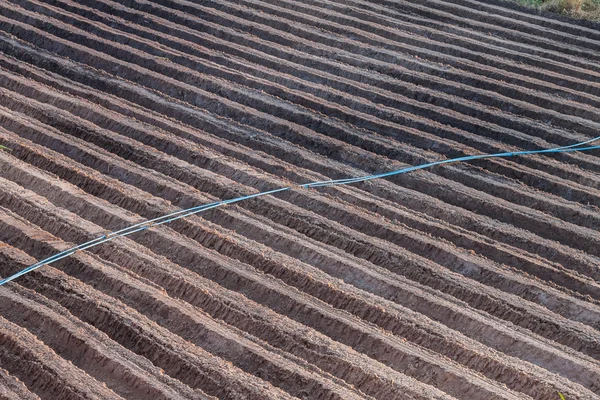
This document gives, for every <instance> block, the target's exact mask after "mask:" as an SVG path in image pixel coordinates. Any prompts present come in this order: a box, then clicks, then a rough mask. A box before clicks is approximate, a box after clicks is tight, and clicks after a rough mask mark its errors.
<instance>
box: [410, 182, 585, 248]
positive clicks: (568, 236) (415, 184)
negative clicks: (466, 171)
mask: <svg viewBox="0 0 600 400" xmlns="http://www.w3.org/2000/svg"><path fill="white" fill-rule="evenodd" d="M413 185H415V186H416V185H417V183H416V182H415V183H413ZM421 186H422V185H421ZM428 186H430V185H428ZM449 197H450V196H449ZM488 203H489V202H488ZM490 204H491V203H490ZM475 210H478V208H476V209H475ZM516 220H517V221H518V220H519V219H516ZM582 220H583V219H582ZM528 222H532V220H531V219H530V220H528ZM538 224H539V223H538ZM553 233H554V232H553ZM548 234H549V232H548ZM568 237H573V235H571V234H570V235H569V236H568ZM588 239H589V238H588Z"/></svg>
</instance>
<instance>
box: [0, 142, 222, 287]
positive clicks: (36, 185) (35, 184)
mask: <svg viewBox="0 0 600 400" xmlns="http://www.w3.org/2000/svg"><path fill="white" fill-rule="evenodd" d="M15 150H17V149H16V148H15ZM7 171H8V170H7ZM10 175H12V173H10ZM23 182H25V181H23ZM30 184H31V185H32V187H36V188H41V187H42V186H43V185H40V184H39V182H38V183H30ZM121 192H124V191H121ZM76 203H77V204H79V206H78V208H80V207H81V202H76ZM64 206H66V204H64ZM82 212H85V211H84V210H82ZM80 240H84V239H83V238H82V239H80ZM212 279H215V278H212Z"/></svg>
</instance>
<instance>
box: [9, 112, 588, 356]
mask: <svg viewBox="0 0 600 400" xmlns="http://www.w3.org/2000/svg"><path fill="white" fill-rule="evenodd" d="M58 113H60V111H58V110H53V111H52V112H49V113H48V114H53V115H57V114H58ZM5 126H7V127H12V129H15V130H16V129H18V128H20V131H21V134H22V135H26V136H29V137H31V138H33V139H34V140H36V141H39V139H35V136H30V135H27V133H26V132H27V131H26V130H24V129H23V126H22V125H21V124H17V125H16V126H14V125H13V124H10V123H9V122H8V120H5ZM90 128H91V127H90ZM88 131H89V130H88ZM45 136H47V134H46V135H45ZM110 136H111V133H109V132H106V133H105V135H104V137H110ZM86 139H88V138H86ZM88 141H89V139H88ZM92 141H93V140H92ZM41 143H43V144H44V145H45V146H47V147H49V148H56V149H58V150H60V149H61V148H62V149H63V150H64V149H66V148H68V147H71V148H72V144H71V146H69V144H67V143H66V142H64V141H63V144H62V145H61V146H60V147H57V146H56V145H53V144H51V143H50V142H48V141H42V142H41ZM71 143H73V142H72V141H71ZM82 144H83V143H82ZM123 144H124V143H122V145H121V146H119V147H120V148H123ZM105 147H106V144H105ZM143 147H144V146H143V145H141V144H139V143H138V144H136V145H133V146H131V145H130V146H129V148H130V149H133V148H135V149H137V150H136V151H132V150H129V151H128V152H127V154H121V155H122V156H126V157H127V158H128V159H130V160H132V161H137V160H146V161H150V160H151V159H152V158H155V157H156V156H157V155H158V154H157V153H152V152H151V151H150V150H149V149H148V150H146V151H145V152H142V154H144V153H145V155H144V156H143V157H141V154H140V157H138V156H136V155H135V153H136V152H137V153H139V152H140V150H141V149H142V148H143ZM97 157H98V156H97V155H93V153H90V152H89V151H84V152H83V153H81V155H80V156H79V157H76V159H77V160H78V161H81V162H84V163H86V164H87V165H90V166H94V167H96V166H97V165H98V164H97V163H93V160H94V159H97ZM103 158H104V160H109V159H110V156H108V157H107V156H104V157H103ZM169 160H172V159H170V158H164V159H162V161H160V162H158V161H157V162H153V163H152V164H144V165H145V166H147V167H152V166H153V165H154V168H157V167H156V166H157V165H159V164H161V165H163V166H166V167H168V168H164V167H161V168H159V170H161V171H163V172H164V173H166V174H167V175H169V176H172V177H175V178H179V179H181V178H182V176H183V177H185V175H182V174H186V175H188V176H189V178H187V179H185V181H187V182H188V183H193V184H194V185H195V186H196V187H197V188H200V189H203V190H207V191H210V192H213V193H215V192H216V193H217V194H218V195H220V196H221V197H228V196H230V195H232V194H234V193H236V192H233V193H231V192H229V193H228V190H229V191H230V190H232V189H231V188H230V186H233V185H234V184H233V182H231V181H227V180H225V181H224V182H223V183H221V184H218V181H219V180H221V181H223V180H224V179H223V178H221V177H214V178H212V179H207V178H206V177H205V176H204V177H203V175H206V174H208V172H207V171H201V170H198V169H197V171H196V173H193V172H192V173H191V172H190V170H192V171H193V170H194V169H196V168H195V167H193V166H191V165H187V167H185V168H182V166H181V165H179V166H176V165H177V164H175V165H173V162H172V161H169ZM111 164H114V162H111ZM107 169H112V171H113V172H112V173H111V174H113V175H114V176H115V177H118V178H119V179H123V178H122V175H123V174H124V173H125V171H127V174H128V176H129V177H128V180H127V181H128V182H132V183H134V184H136V185H138V186H139V185H140V182H139V178H138V179H132V178H133V176H134V175H133V171H135V170H137V167H135V165H130V166H129V167H125V168H123V167H118V166H113V167H112V168H111V167H108V168H107ZM211 174H212V173H211ZM209 176H214V175H209ZM199 179H200V180H201V181H199ZM237 180H238V181H239V180H241V179H240V177H239V176H238V177H237ZM200 182H203V183H202V184H203V185H211V186H208V187H207V186H201V185H200ZM228 182H229V184H228ZM142 185H143V186H141V187H142V188H144V189H146V190H148V188H152V187H164V184H162V183H158V184H157V183H154V182H152V181H151V182H150V183H147V184H142ZM215 185H216V186H215ZM150 191H151V193H153V194H155V195H160V196H164V197H166V198H169V199H178V198H180V197H182V196H184V195H185V193H186V189H185V187H184V188H182V189H180V190H179V191H178V192H179V193H173V194H168V195H167V194H165V193H162V194H161V193H157V192H156V190H155V189H150ZM246 193H247V191H246ZM295 198H298V199H299V200H302V198H304V199H306V200H305V201H298V200H296V201H294V203H299V204H300V205H304V206H305V207H306V206H307V205H308V204H310V205H311V207H312V208H315V209H317V210H321V209H322V208H323V207H325V206H328V208H326V209H325V210H326V211H328V212H329V213H330V214H331V213H333V212H335V213H336V214H337V215H338V218H336V220H337V221H338V222H343V223H346V224H351V223H352V224H353V226H352V225H349V227H350V228H352V227H354V228H359V224H358V223H357V220H358V221H360V220H361V219H362V220H364V221H365V222H366V223H369V224H371V225H382V223H381V222H380V221H377V220H375V219H373V217H372V216H371V217H369V216H368V215H361V214H360V213H357V212H352V211H351V210H348V209H345V210H342V209H340V207H339V206H335V203H333V204H331V202H329V203H324V202H323V201H322V200H319V199H318V197H316V196H314V195H310V194H305V195H300V197H298V196H296V197H295ZM203 201H206V200H204V198H202V197H200V198H198V199H197V200H196V201H195V202H193V201H189V200H188V201H187V202H186V203H181V206H185V205H191V204H199V203H202V202H203ZM319 203H321V204H323V206H318V204H319ZM184 204H185V205H184ZM254 204H255V206H254V207H251V209H252V210H253V211H255V212H258V213H259V214H263V215H264V216H265V217H268V218H269V219H271V220H274V221H275V222H279V223H280V224H283V225H288V226H291V227H295V229H296V230H298V231H300V233H304V234H305V235H308V236H310V237H314V238H315V239H317V240H319V241H324V242H325V243H331V244H334V243H335V241H333V240H332V237H331V236H332V233H333V232H337V235H336V236H338V237H339V239H341V240H343V241H346V242H348V243H353V242H356V240H355V238H356V237H364V234H361V233H360V232H359V231H356V232H355V233H353V234H349V233H348V232H344V229H340V228H336V227H335V225H332V224H331V223H330V222H325V220H324V219H323V218H317V219H315V216H314V214H312V215H311V214H310V213H306V212H305V211H303V210H302V209H296V210H295V212H296V214H297V215H304V216H305V217H304V219H298V218H297V217H296V218H295V219H294V220H290V218H293V217H292V213H290V210H289V205H287V206H282V205H278V204H281V203H280V202H279V201H270V200H268V199H267V200H264V201H262V200H261V201H258V202H255V203H254ZM332 205H333V206H334V208H332ZM274 207H275V209H276V210H278V213H277V214H274V213H273V209H274ZM336 210H337V211H336ZM152 216H155V215H152ZM222 218H223V216H222V215H219V214H216V216H215V217H214V220H215V221H219V220H220V219H222ZM228 219H229V218H227V220H228ZM311 220H312V221H315V223H318V224H319V225H322V224H324V223H326V224H328V225H330V226H331V228H330V230H329V232H328V233H327V234H325V231H324V230H323V229H318V230H317V229H315V227H314V225H315V223H312V224H311V223H310V222H307V221H311ZM317 221H318V222H317ZM245 223H247V222H245ZM383 225H384V226H386V229H385V230H384V231H382V233H381V235H382V236H383V235H384V234H385V233H386V232H387V236H392V235H396V236H399V235H402V236H404V237H405V239H401V237H402V236H399V237H398V239H397V241H398V244H399V245H403V244H404V245H405V246H406V245H410V248H414V249H417V250H418V249H419V248H421V249H423V251H425V250H428V251H429V255H430V257H431V256H432V254H431V253H432V250H433V246H438V248H439V250H438V252H439V254H440V256H439V259H440V261H442V260H444V259H448V257H449V256H450V257H454V260H455V261H454V264H456V262H460V263H462V264H463V265H464V266H463V267H459V268H458V271H460V270H461V268H463V269H464V268H474V265H473V264H475V265H477V264H481V263H482V261H483V260H475V259H474V258H473V257H472V256H468V255H461V254H453V251H452V249H448V248H447V247H446V248H444V247H439V245H436V244H433V243H432V241H431V240H430V239H426V238H425V237H422V238H419V237H418V236H416V235H415V232H410V231H405V232H402V230H399V229H398V228H397V227H396V228H393V227H391V226H390V224H387V223H386V224H383ZM236 229H241V228H237V227H236ZM255 229H259V228H255ZM373 234H374V235H376V236H378V234H377V232H376V231H374V232H373ZM339 239H338V240H339ZM366 240H367V239H366V238H365V239H363V241H366ZM415 241H420V242H421V243H422V244H421V246H418V247H417V246H416V245H418V242H415ZM389 246H390V245H389V244H387V245H384V244H383V243H382V244H381V245H380V246H379V247H380V249H381V250H383V249H385V248H389ZM337 247H340V244H337ZM343 247H346V248H348V245H344V246H343ZM353 247H356V244H354V245H353ZM351 251H352V252H354V253H356V252H360V253H361V257H367V255H368V254H369V253H370V257H371V258H374V259H375V260H376V261H375V262H376V263H377V264H381V263H382V261H381V260H378V259H377V258H376V257H377V256H378V255H379V252H375V253H374V252H373V249H367V248H366V247H364V246H360V247H359V248H354V249H351ZM294 256H295V257H298V255H294ZM397 257H399V258H398V259H397V262H398V263H402V264H404V265H405V266H404V268H405V269H406V268H407V267H408V265H407V264H406V263H407V262H410V264H409V265H412V268H410V269H407V270H405V271H402V274H403V275H407V276H408V277H411V278H412V277H414V278H413V279H417V280H419V281H421V282H422V283H425V284H428V285H433V286H434V287H436V288H439V289H442V290H444V291H448V290H449V288H448V286H447V285H448V284H450V285H451V286H450V287H455V289H453V290H450V293H454V292H456V293H462V294H460V297H461V298H462V299H464V300H465V301H469V302H471V303H472V304H474V305H476V306H477V307H479V308H482V309H484V310H487V309H488V308H489V306H491V305H492V304H493V307H492V309H495V311H494V312H495V313H496V314H497V315H498V316H501V317H502V318H508V319H510V320H513V321H514V322H516V323H523V321H522V317H518V316H519V315H521V314H522V313H523V312H524V311H523V310H526V309H528V308H530V306H525V307H523V306H518V305H517V303H514V304H513V306H512V308H513V310H514V311H513V312H512V313H508V310H509V309H510V308H509V309H503V310H502V309H498V308H497V305H496V303H495V302H491V303H489V300H486V297H482V296H480V295H476V294H475V293H478V292H480V291H481V290H486V291H489V288H479V289H476V290H475V289H474V288H473V289H467V288H468V287H469V286H471V284H470V283H467V282H466V281H465V283H463V284H460V286H459V287H462V288H461V289H460V290H458V291H457V290H456V289H458V287H456V284H457V283H456V278H455V277H453V276H452V275H447V273H446V272H444V271H443V270H440V269H439V267H435V266H433V265H432V266H430V267H428V269H429V270H430V271H436V277H435V279H429V278H427V279H425V278H426V276H427V275H429V274H430V273H427V274H426V275H425V276H424V274H423V273H422V271H426V270H427V269H425V270H424V269H423V268H424V266H423V265H420V264H418V263H415V262H414V261H413V260H411V259H410V258H405V257H401V256H397ZM379 258H381V257H379ZM423 262H424V263H426V261H424V260H423ZM446 264H447V265H449V266H452V263H448V262H446ZM381 265H382V266H387V267H386V268H388V269H391V270H393V271H395V270H397V267H396V266H394V263H391V264H390V263H383V264H381ZM454 267H455V268H457V266H456V265H455V266H454ZM425 268H427V267H425ZM430 268H433V269H430ZM411 269H412V272H411ZM488 270H489V271H492V270H491V269H488ZM440 273H441V274H442V275H441V276H444V275H446V276H447V278H445V279H444V281H445V282H446V283H444V281H440V280H439V279H440V277H441V276H440V275H439V274H440ZM509 286H511V285H510V284H507V285H506V287H509ZM465 290H467V292H465ZM490 294H491V293H490ZM492 296H493V297H496V296H497V295H492ZM563 299H564V297H563ZM482 301H483V303H482ZM567 301H568V300H567ZM486 303H487V304H489V306H486V305H485V304H486ZM569 308H570V307H569ZM587 308H588V309H589V310H590V311H591V310H592V308H591V307H587ZM517 310H521V311H518V312H517ZM592 312H593V311H592ZM587 314H588V317H587V318H590V314H589V312H588V313H587ZM594 325H595V324H594ZM527 327H528V328H530V327H529V326H527ZM530 329H536V328H530ZM544 331H546V334H549V333H548V331H547V330H540V331H539V332H540V333H543V332H544ZM569 336H571V335H569ZM575 336H579V335H578V334H576V335H575ZM551 338H553V337H552V336H551ZM578 341H579V340H578ZM578 348H579V345H578Z"/></svg>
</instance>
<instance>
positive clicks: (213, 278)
mask: <svg viewBox="0 0 600 400" xmlns="http://www.w3.org/2000/svg"><path fill="white" fill-rule="evenodd" d="M36 186H37V185H36ZM82 240H83V239H82ZM254 264H255V263H253V265H254ZM213 279H214V278H213Z"/></svg>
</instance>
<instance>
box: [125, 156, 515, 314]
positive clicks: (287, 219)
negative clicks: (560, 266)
mask: <svg viewBox="0 0 600 400" xmlns="http://www.w3.org/2000/svg"><path fill="white" fill-rule="evenodd" d="M138 147H139V146H138ZM128 157H129V158H131V157H132V154H131V153H128ZM117 174H119V173H118V172H117ZM203 174H204V173H203ZM117 176H118V175H117ZM218 190H219V192H221V193H222V191H223V190H227V189H226V187H221V188H219V189H218ZM271 207H272V206H269V207H268V209H267V210H264V211H263V212H265V215H268V216H269V217H270V218H273V216H271V215H270V214H272V212H271V211H270V209H271ZM282 211H284V212H285V214H284V215H286V214H289V210H282ZM298 212H299V213H301V214H302V213H303V211H301V210H298ZM289 218H290V217H289V216H288V217H284V218H283V220H282V221H287V222H284V223H286V224H288V225H289ZM307 218H309V219H312V218H313V217H309V216H307ZM352 219H354V218H352ZM293 221H295V225H297V224H298V223H299V222H298V219H297V218H294V219H293ZM300 226H301V225H300ZM296 229H300V230H301V232H305V233H306V232H308V233H310V234H311V236H312V235H317V232H316V231H315V230H314V228H313V227H311V226H310V225H308V226H306V227H300V228H296ZM336 231H338V232H341V231H342V230H339V229H336ZM319 236H320V235H317V238H318V237H319ZM343 236H345V235H343ZM325 238H327V235H326V236H325ZM320 240H323V239H322V238H321V239H320ZM326 240H331V239H326ZM345 240H348V239H345ZM413 240H414V239H413ZM425 249H429V250H430V249H431V248H430V247H429V246H428V247H425ZM352 251H356V250H352ZM368 254H372V252H371V251H369V252H368ZM419 268H422V267H419ZM469 268H472V267H469ZM409 275H410V274H409ZM420 279H423V278H420ZM451 280H454V278H452V279H451ZM428 284H431V283H428ZM435 285H436V286H439V283H436V284H435ZM495 308H496V306H494V309H495ZM495 312H499V310H497V309H495ZM499 315H504V313H503V312H501V313H500V314H499Z"/></svg>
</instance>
